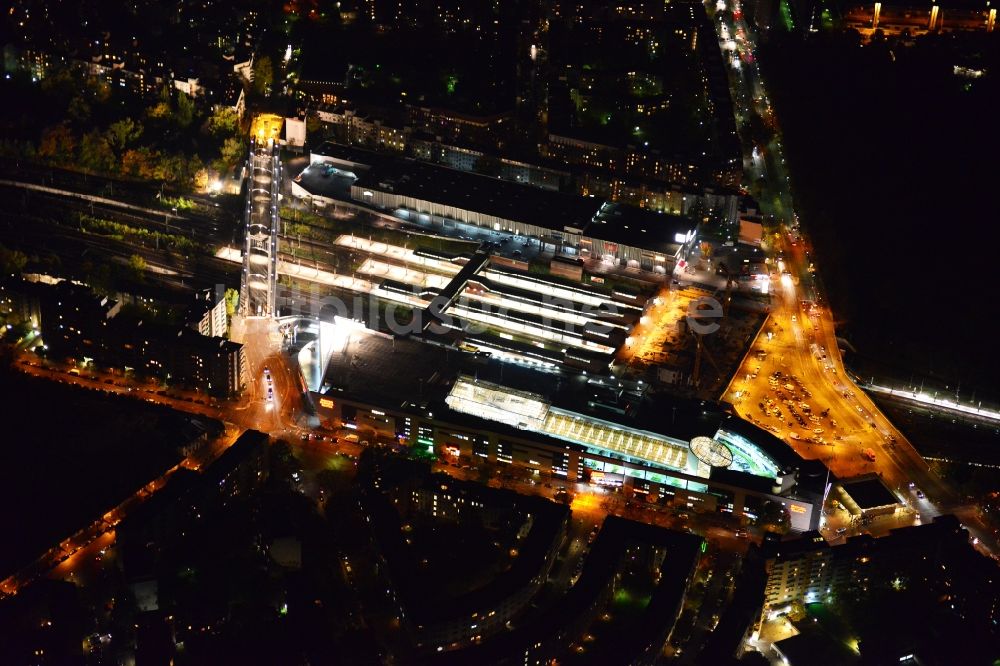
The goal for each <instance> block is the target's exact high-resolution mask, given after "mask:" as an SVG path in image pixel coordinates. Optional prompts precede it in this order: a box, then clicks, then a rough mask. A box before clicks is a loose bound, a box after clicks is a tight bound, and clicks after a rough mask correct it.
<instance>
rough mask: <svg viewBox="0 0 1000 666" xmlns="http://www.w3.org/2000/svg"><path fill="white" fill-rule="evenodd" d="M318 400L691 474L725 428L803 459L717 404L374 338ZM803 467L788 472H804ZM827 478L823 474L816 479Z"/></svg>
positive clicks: (329, 376)
mask: <svg viewBox="0 0 1000 666" xmlns="http://www.w3.org/2000/svg"><path fill="white" fill-rule="evenodd" d="M320 393H322V394H323V395H328V396H330V397H333V398H336V396H338V395H342V396H344V397H345V398H348V399H352V400H355V401H358V402H360V403H363V404H370V405H374V406H379V407H382V408H386V409H397V410H401V411H403V412H409V413H414V414H417V413H424V412H428V411H429V412H430V413H432V414H434V415H435V418H437V419H440V420H442V421H445V422H449V423H453V424H455V425H466V426H468V427H472V428H478V429H483V430H491V431H494V432H498V433H510V434H517V435H519V436H522V437H528V438H530V439H536V440H538V441H540V442H546V443H549V444H552V445H555V446H560V447H566V446H570V447H578V448H580V450H583V449H585V448H588V447H589V448H594V449H597V450H602V451H607V452H609V453H614V454H617V455H627V456H629V457H630V458H634V459H637V460H643V461H646V462H647V463H648V464H651V465H654V466H661V467H662V468H665V469H672V470H676V471H678V472H683V473H686V474H693V473H694V468H693V467H692V465H693V462H694V459H693V457H692V456H691V455H689V452H688V448H687V446H688V442H689V441H690V440H691V438H693V437H694V436H696V435H702V436H708V437H712V436H714V435H715V434H716V433H717V432H718V431H719V430H720V428H724V429H726V430H727V431H728V432H731V431H733V430H736V429H739V431H740V433H741V434H742V435H743V437H744V438H746V440H748V442H749V443H750V447H751V448H752V447H754V446H756V447H757V449H759V450H760V451H761V452H762V453H763V454H764V455H766V456H768V457H770V456H775V457H777V458H778V461H779V464H780V463H781V462H786V461H788V462H789V463H790V462H792V461H793V459H794V460H797V457H796V456H795V453H794V451H792V450H791V449H790V448H788V447H787V445H785V444H784V443H783V442H780V440H776V441H774V442H772V441H770V440H769V441H767V442H766V443H762V444H760V445H758V444H757V442H758V441H759V439H758V438H761V439H766V436H767V433H766V432H765V431H763V430H760V429H759V428H756V427H754V426H752V424H749V423H747V424H745V427H742V428H741V427H739V426H738V424H737V423H736V422H738V421H739V419H735V418H734V417H732V416H731V415H730V414H729V413H728V412H727V411H725V410H724V409H723V408H722V407H720V406H719V405H716V404H714V403H706V402H703V401H697V400H683V399H675V398H667V397H663V396H650V395H648V394H646V392H645V391H643V390H642V389H641V387H638V386H635V385H632V386H623V385H622V384H621V383H619V382H618V381H617V380H615V379H613V378H610V377H607V378H601V377H586V376H582V375H578V374H575V373H573V374H571V373H566V372H558V371H557V372H542V371H539V370H536V369H533V368H529V367H525V366H519V365H512V364H509V363H503V362H500V361H496V360H493V359H483V358H482V357H477V356H474V355H473V354H470V353H467V352H463V351H461V350H458V349H450V348H446V347H443V346H439V345H436V344H429V343H427V342H424V341H422V340H420V339H416V338H397V339H396V340H395V341H394V340H393V339H391V338H389V337H388V336H385V335H382V334H377V333H373V332H369V331H355V332H352V333H351V334H350V336H349V337H348V339H347V341H346V344H344V345H343V346H342V347H341V348H335V349H334V350H333V353H332V354H331V357H330V360H329V363H328V366H327V371H326V375H325V376H324V379H323V382H322V385H321V390H320ZM778 444H780V446H781V447H783V448H779V446H778ZM745 448H748V447H745ZM752 455H759V454H757V453H752ZM806 462H807V461H801V460H798V464H797V465H792V464H790V465H789V466H790V467H795V466H798V467H800V468H802V469H806V467H807V465H806ZM770 464H771V463H768V465H770ZM724 471H725V470H713V472H718V473H719V475H720V480H722V481H724V482H726V481H728V482H731V483H733V485H739V486H746V484H747V482H748V480H751V481H752V480H753V479H752V478H751V476H752V475H751V474H748V473H741V472H739V471H738V470H736V471H732V472H731V473H730V474H729V475H728V476H726V475H724V474H722V472H724ZM715 476H716V475H715V474H713V476H712V478H713V479H714V478H715ZM806 476H809V475H808V474H807V475H806ZM826 478H827V477H826V475H825V474H824V475H821V477H820V478H819V482H820V483H823V482H824V481H825V480H826ZM772 480H773V476H772V477H770V478H768V479H766V483H765V482H762V485H761V488H760V491H761V492H767V491H768V489H769V487H770V484H771V482H772ZM806 481H811V477H810V478H808V479H804V480H803V484H804V487H806V486H809V487H810V489H811V485H812V484H811V483H806Z"/></svg>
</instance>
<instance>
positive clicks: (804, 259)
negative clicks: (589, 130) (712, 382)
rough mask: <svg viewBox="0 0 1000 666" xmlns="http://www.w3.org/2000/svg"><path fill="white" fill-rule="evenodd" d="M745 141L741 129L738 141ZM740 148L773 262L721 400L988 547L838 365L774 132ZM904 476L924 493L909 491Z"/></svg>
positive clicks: (749, 70) (745, 45)
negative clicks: (748, 339)
mask: <svg viewBox="0 0 1000 666" xmlns="http://www.w3.org/2000/svg"><path fill="white" fill-rule="evenodd" d="M729 8H730V9H731V10H732V11H733V14H732V16H733V17H735V18H734V20H732V21H730V20H729V18H728V17H727V18H726V19H725V20H720V19H718V18H717V19H716V25H717V26H718V27H719V29H720V42H722V43H723V44H725V43H726V42H727V41H728V38H729V37H730V36H731V35H734V36H735V37H736V39H735V44H736V47H737V49H738V52H739V55H740V57H741V59H742V62H743V64H742V66H741V67H739V68H738V69H736V68H734V70H733V71H731V72H730V83H731V87H732V88H733V97H734V99H735V100H736V105H737V109H736V113H737V117H738V118H744V119H746V118H749V117H751V115H753V114H756V115H758V116H760V117H761V118H762V119H763V120H766V121H767V122H766V123H765V124H767V125H769V126H770V124H771V122H770V121H771V118H772V113H773V112H772V109H771V107H770V103H769V101H768V99H767V96H766V94H765V92H764V87H763V83H762V81H761V79H760V76H759V70H758V66H757V60H756V58H755V57H754V51H755V44H754V35H753V33H752V31H751V30H750V28H749V26H748V24H747V23H746V21H745V20H743V18H742V14H741V11H740V6H739V3H738V2H731V3H729ZM748 145H750V144H749V143H748V141H747V139H746V137H744V146H745V149H746V147H747V146H748ZM749 152H751V153H752V156H748V159H747V160H746V162H747V164H748V165H749V167H750V168H749V169H748V171H749V175H750V176H751V178H754V179H756V178H757V177H764V176H766V184H767V187H766V190H765V194H764V196H762V197H761V201H760V203H761V205H762V208H763V209H764V213H765V215H766V216H768V217H769V218H770V219H771V220H772V221H773V224H772V225H769V226H768V227H767V232H768V233H767V234H766V237H765V239H764V240H765V248H766V249H767V250H768V256H769V259H770V262H771V264H770V265H771V267H772V270H774V269H775V268H777V270H776V271H774V272H773V273H772V285H771V293H772V294H773V298H772V311H771V314H770V317H769V319H768V321H767V323H766V324H765V326H764V329H763V330H762V332H761V335H760V336H758V338H757V340H756V341H755V342H754V344H753V346H752V347H751V349H750V350H749V352H748V353H747V355H746V358H745V359H744V361H743V363H742V365H741V366H740V369H739V371H738V372H737V373H736V375H735V376H734V378H733V380H732V381H731V383H730V384H729V386H728V387H727V388H726V390H725V391H724V392H723V395H722V399H723V400H725V401H728V402H731V403H732V404H733V405H734V406H735V408H736V410H737V412H738V413H739V414H740V415H741V416H742V417H744V418H746V419H748V420H750V421H752V422H755V423H757V424H759V425H761V426H762V427H764V428H767V429H768V430H770V431H771V432H773V433H775V434H776V435H778V436H779V437H781V438H782V439H784V440H785V441H786V442H787V443H788V444H789V445H790V446H792V447H793V448H794V449H795V450H796V451H797V452H799V453H800V455H802V456H803V457H805V458H819V459H822V460H823V461H824V462H825V463H826V464H827V466H829V467H830V469H831V471H832V472H833V473H834V474H836V475H837V476H839V477H841V478H848V477H851V476H857V475H859V474H864V473H870V472H875V473H878V474H879V475H880V476H881V477H882V480H883V481H884V482H885V484H886V485H888V486H889V487H890V488H891V489H893V490H894V491H895V493H896V494H897V496H899V497H900V498H902V499H903V500H904V502H906V503H907V504H908V505H910V506H911V507H912V508H913V509H914V510H915V512H914V513H915V514H916V515H918V516H919V520H920V521H929V520H931V519H933V517H934V516H936V515H939V514H941V513H949V512H950V513H957V514H959V515H960V516H962V518H963V520H964V521H966V525H967V526H968V527H970V528H971V529H972V530H973V532H974V534H976V535H977V536H979V537H980V540H981V541H988V542H989V544H990V545H991V547H992V550H993V552H997V551H996V543H995V539H994V538H993V536H992V530H990V529H987V528H986V526H985V525H983V524H982V522H981V519H980V517H979V514H978V512H977V511H976V510H975V508H974V507H971V506H967V505H965V504H963V503H962V502H961V500H960V498H958V497H957V496H956V495H955V494H954V493H953V492H952V491H951V489H950V488H948V487H947V485H946V484H945V483H944V482H943V481H942V480H941V479H940V478H939V477H938V476H937V475H936V474H934V473H933V472H932V471H931V470H930V469H929V467H928V465H927V463H926V461H924V460H923V459H922V458H921V457H920V455H919V454H918V453H917V451H916V450H915V449H914V448H913V446H912V445H911V444H910V443H909V442H908V441H907V440H906V438H905V437H904V435H903V434H902V433H901V432H899V431H898V430H897V429H896V428H895V427H894V426H893V424H892V423H891V422H890V421H889V420H888V418H886V417H885V415H883V414H882V413H881V411H879V409H878V407H877V406H876V405H875V404H874V403H873V402H872V401H871V399H869V397H868V395H867V394H866V393H865V392H864V391H863V390H862V389H861V388H859V387H858V386H857V385H856V384H855V383H854V381H852V379H851V378H850V376H849V375H848V373H847V371H846V370H845V368H844V364H843V360H842V358H841V354H840V350H839V346H838V340H837V337H836V329H835V319H834V314H833V313H832V312H830V311H829V310H828V309H827V308H826V307H824V304H823V302H822V300H821V298H820V297H818V296H817V295H818V294H821V293H822V291H821V288H820V285H818V284H817V283H816V280H815V276H814V272H815V266H814V265H813V264H812V261H811V256H810V253H809V250H808V247H809V246H808V239H806V238H805V237H803V236H802V234H801V232H800V230H799V225H798V219H797V216H796V215H795V213H794V212H793V210H794V209H793V207H792V195H791V190H790V189H789V187H788V174H787V173H786V171H785V161H784V158H783V157H782V155H781V143H780V138H779V135H778V133H777V132H775V133H774V134H773V136H772V140H771V141H770V143H769V144H768V146H767V147H766V148H765V150H764V151H763V159H762V158H761V156H760V153H759V151H758V150H757V148H756V146H754V147H753V148H752V149H751V150H750V151H749ZM776 373H780V374H776ZM806 407H808V409H806ZM796 415H798V417H799V418H796ZM799 419H801V422H800V421H799ZM911 482H912V483H914V484H915V486H916V488H918V489H920V490H921V491H922V492H923V493H925V495H926V497H925V498H923V499H920V498H917V497H916V495H915V494H913V493H911V492H910V490H911V489H910V487H909V484H910V483H911ZM917 512H919V513H917ZM906 515H909V514H904V520H906V518H905V516H906Z"/></svg>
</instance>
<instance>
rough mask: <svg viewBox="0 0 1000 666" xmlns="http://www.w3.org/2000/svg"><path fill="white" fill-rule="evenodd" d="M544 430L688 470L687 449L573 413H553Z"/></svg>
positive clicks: (665, 465)
mask: <svg viewBox="0 0 1000 666" xmlns="http://www.w3.org/2000/svg"><path fill="white" fill-rule="evenodd" d="M542 429H543V431H544V432H545V433H547V434H549V435H552V436H554V437H558V438H560V439H568V440H570V441H572V442H578V443H580V444H586V445H588V446H596V447H599V448H602V449H607V450H609V451H614V452H615V453H622V454H625V455H627V456H631V457H634V458H641V459H642V460H646V461H648V462H651V463H655V464H657V465H662V466H664V467H669V468H671V469H685V468H686V467H687V462H688V460H687V459H688V450H687V447H686V446H684V445H682V444H675V443H673V442H670V441H668V440H667V439H666V438H664V437H660V436H658V435H654V434H652V433H645V432H640V431H637V430H632V429H629V428H623V427H622V426H619V425H615V424H612V423H606V422H604V421H600V420H597V419H592V418H588V417H586V416H582V415H579V414H574V413H573V412H563V411H560V410H555V409H552V410H549V415H548V418H546V419H545V425H544V426H543V428H542Z"/></svg>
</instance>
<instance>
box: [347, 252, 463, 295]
mask: <svg viewBox="0 0 1000 666" xmlns="http://www.w3.org/2000/svg"><path fill="white" fill-rule="evenodd" d="M357 272H358V273H362V274H364V275H372V276H375V277H379V278H383V279H390V280H395V281H396V282H402V283H403V284H408V285H412V286H414V287H421V288H430V289H444V288H445V286H447V284H448V283H449V282H451V278H449V277H445V276H443V275H436V274H434V273H425V272H423V271H418V270H414V269H412V268H409V267H408V266H397V265H396V264H390V263H388V262H386V261H380V260H378V259H372V258H370V257H369V258H368V259H365V260H364V261H363V262H361V265H360V266H358V270H357Z"/></svg>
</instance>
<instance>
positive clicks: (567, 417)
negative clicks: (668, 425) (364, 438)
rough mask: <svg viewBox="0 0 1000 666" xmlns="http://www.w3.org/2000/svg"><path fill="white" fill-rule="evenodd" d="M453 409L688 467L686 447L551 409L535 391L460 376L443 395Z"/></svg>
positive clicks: (676, 467)
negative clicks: (517, 389)
mask: <svg viewBox="0 0 1000 666" xmlns="http://www.w3.org/2000/svg"><path fill="white" fill-rule="evenodd" d="M445 402H447V403H448V406H449V407H451V408H452V409H454V410H455V411H456V412H461V413H463V414H471V415H473V416H477V417H479V418H483V419H488V420H491V421H498V422H500V423H506V424H507V425H511V426H514V427H517V428H522V429H525V430H530V431H533V432H539V433H544V434H546V435H551V436H553V437H557V438H559V439H563V440H566V441H570V442H574V443H577V444H583V445H585V446H592V447H595V448H599V449H604V450H606V451H608V452H612V453H616V454H620V455H626V456H629V457H633V458H638V459H641V460H644V461H646V462H650V463H653V464H656V465H661V466H663V467H667V468H670V469H677V470H683V469H686V468H687V465H688V449H687V447H686V446H685V445H684V444H682V443H678V442H672V441H670V440H668V439H666V438H665V437H662V436H660V435H656V434H653V433H650V432H644V431H638V430H633V429H631V428H627V427H625V426H621V425H616V424H614V423H609V422H607V421H601V420H600V419H595V418H591V417H588V416H584V415H582V414H577V413H575V412H570V411H566V410H562V409H559V408H555V407H551V406H550V405H549V402H548V401H547V400H546V399H545V398H544V397H543V396H541V395H539V394H535V393H530V392H527V391H516V390H514V389H510V388H507V387H504V386H500V385H498V384H492V383H489V382H477V381H475V380H474V379H472V378H471V377H460V378H459V379H458V381H456V382H455V384H454V386H452V389H451V392H450V393H449V394H448V397H447V398H446V399H445Z"/></svg>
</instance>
